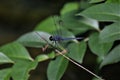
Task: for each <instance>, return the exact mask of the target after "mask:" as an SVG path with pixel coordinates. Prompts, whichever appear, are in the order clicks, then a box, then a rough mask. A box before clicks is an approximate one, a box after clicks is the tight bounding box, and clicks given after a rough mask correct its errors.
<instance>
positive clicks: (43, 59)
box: [36, 52, 55, 62]
mask: <svg viewBox="0 0 120 80" xmlns="http://www.w3.org/2000/svg"><path fill="white" fill-rule="evenodd" d="M53 58H55V53H54V52H52V53H49V54H48V55H46V54H41V55H38V56H37V57H36V60H37V61H38V62H41V61H45V60H47V59H53Z"/></svg>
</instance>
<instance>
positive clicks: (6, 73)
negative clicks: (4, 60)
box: [0, 69, 11, 80]
mask: <svg viewBox="0 0 120 80" xmlns="http://www.w3.org/2000/svg"><path fill="white" fill-rule="evenodd" d="M10 73H11V69H3V70H0V80H10Z"/></svg>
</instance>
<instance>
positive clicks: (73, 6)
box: [61, 2, 79, 15]
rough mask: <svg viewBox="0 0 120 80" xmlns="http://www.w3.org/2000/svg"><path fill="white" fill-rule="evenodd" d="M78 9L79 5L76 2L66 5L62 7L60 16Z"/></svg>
mask: <svg viewBox="0 0 120 80" xmlns="http://www.w3.org/2000/svg"><path fill="white" fill-rule="evenodd" d="M78 7H79V4H78V3H77V2H71V3H67V4H65V5H64V7H63V9H62V10H61V14H62V15H63V14H65V13H67V12H70V11H73V10H77V9H78Z"/></svg>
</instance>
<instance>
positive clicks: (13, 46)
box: [0, 42, 33, 60]
mask: <svg viewBox="0 0 120 80" xmlns="http://www.w3.org/2000/svg"><path fill="white" fill-rule="evenodd" d="M0 51H1V52H3V53H4V54H5V55H6V56H8V57H9V58H11V59H13V58H19V59H27V60H33V59H32V58H31V57H30V55H29V53H28V51H27V50H26V49H25V48H24V46H22V45H21V44H19V43H17V42H13V43H9V44H6V45H4V46H2V47H0Z"/></svg>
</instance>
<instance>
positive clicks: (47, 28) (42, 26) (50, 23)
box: [35, 17, 56, 33]
mask: <svg viewBox="0 0 120 80" xmlns="http://www.w3.org/2000/svg"><path fill="white" fill-rule="evenodd" d="M55 18H56V17H55ZM55 22H56V21H54V18H53V17H48V18H46V19H45V20H43V21H42V22H40V23H39V24H38V25H37V26H36V28H35V30H40V31H44V32H48V33H51V32H53V31H55V30H56V25H55Z"/></svg>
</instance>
